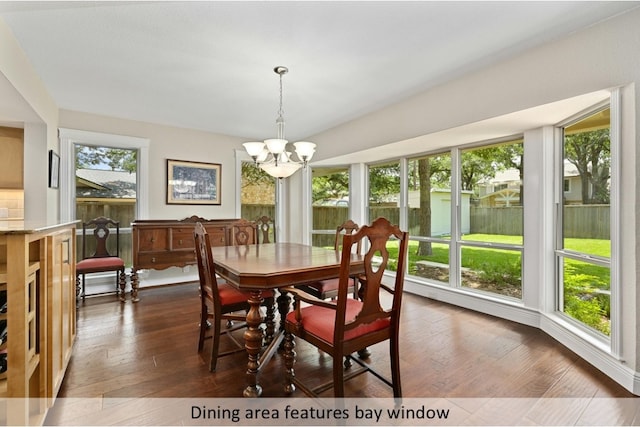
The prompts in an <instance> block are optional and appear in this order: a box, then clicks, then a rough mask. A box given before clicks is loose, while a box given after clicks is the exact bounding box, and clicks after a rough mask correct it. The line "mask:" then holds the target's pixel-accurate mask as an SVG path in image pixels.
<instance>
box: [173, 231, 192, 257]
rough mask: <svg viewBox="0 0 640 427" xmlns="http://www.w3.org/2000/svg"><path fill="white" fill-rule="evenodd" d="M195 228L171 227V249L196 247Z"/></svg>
mask: <svg viewBox="0 0 640 427" xmlns="http://www.w3.org/2000/svg"><path fill="white" fill-rule="evenodd" d="M195 247H196V245H195V240H194V237H193V228H192V229H190V230H189V229H188V228H172V229H171V250H173V251H179V250H182V249H195Z"/></svg>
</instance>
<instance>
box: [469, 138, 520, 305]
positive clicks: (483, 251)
mask: <svg viewBox="0 0 640 427" xmlns="http://www.w3.org/2000/svg"><path fill="white" fill-rule="evenodd" d="M523 156H524V146H523V141H522V139H517V140H513V141H509V142H503V143H499V144H493V145H488V146H483V147H479V148H472V149H468V150H463V151H462V152H461V169H460V193H459V196H460V202H461V212H460V218H461V224H460V232H461V236H460V240H459V242H458V244H459V247H460V276H461V277H460V283H461V286H463V287H466V288H472V289H478V290H482V291H485V292H491V293H494V294H499V295H503V296H507V297H513V298H522V251H521V247H522V244H523V235H522V230H523V208H522V200H523V194H522V188H523V187H522V182H523V171H524V168H523V167H524V162H523ZM465 242H478V243H482V244H485V246H493V245H499V246H500V247H499V248H498V247H496V248H492V247H478V246H475V245H471V244H468V243H467V244H465ZM510 247H513V249H510Z"/></svg>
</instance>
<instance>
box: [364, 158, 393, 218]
mask: <svg viewBox="0 0 640 427" xmlns="http://www.w3.org/2000/svg"><path fill="white" fill-rule="evenodd" d="M399 202H400V163H398V162H394V163H388V164H384V165H375V166H369V222H373V220H375V219H376V218H378V217H385V218H387V219H388V220H389V222H391V223H392V224H399V221H400V209H399V207H398V203H399Z"/></svg>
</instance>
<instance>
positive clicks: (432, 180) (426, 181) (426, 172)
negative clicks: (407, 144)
mask: <svg viewBox="0 0 640 427" xmlns="http://www.w3.org/2000/svg"><path fill="white" fill-rule="evenodd" d="M410 168H413V169H417V170H414V171H411V170H410V171H409V176H411V177H415V174H416V172H417V182H416V179H415V178H413V179H410V183H409V185H410V187H412V188H414V189H415V188H416V187H418V188H419V191H420V216H419V218H418V226H419V228H420V235H421V236H425V237H430V236H431V188H432V187H434V186H436V185H443V184H445V183H446V185H447V186H448V187H450V185H449V180H450V178H451V157H450V156H449V155H441V156H429V157H423V158H420V159H418V162H417V168H416V167H414V166H413V162H411V166H410ZM432 254H433V250H432V247H431V242H420V243H419V244H418V250H417V255H421V256H429V255H432Z"/></svg>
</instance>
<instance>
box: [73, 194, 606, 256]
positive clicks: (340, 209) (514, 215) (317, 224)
mask: <svg viewBox="0 0 640 427" xmlns="http://www.w3.org/2000/svg"><path fill="white" fill-rule="evenodd" d="M522 213H523V211H522V207H519V206H514V207H508V208H507V207H488V208H485V207H471V213H470V215H471V218H470V224H471V233H482V234H505V235H522V230H523V224H522ZM77 214H78V216H77V217H78V218H95V217H98V216H101V215H102V216H108V217H113V218H120V221H121V222H120V225H121V228H124V230H123V231H121V233H120V253H121V256H122V257H123V258H124V259H125V262H126V263H127V265H128V266H130V265H131V263H132V254H131V231H130V226H131V222H132V221H133V220H134V218H135V213H134V206H133V205H125V204H122V205H116V204H111V205H101V204H96V203H91V204H82V205H81V204H78V207H77ZM369 214H370V218H371V219H372V220H373V219H375V218H378V217H381V216H383V217H385V218H388V219H389V221H391V223H393V224H398V223H399V220H400V210H399V209H398V208H397V207H395V206H379V207H378V206H376V207H371V208H370V211H369ZM419 214H420V210H419V209H409V224H418V217H419ZM609 214H610V209H609V205H568V206H565V209H564V216H565V230H564V235H565V237H576V238H586V239H609V238H610V234H609V218H610V217H609ZM81 215H82V216H81ZM263 215H266V216H269V217H271V218H274V217H275V206H273V205H243V206H242V212H241V216H242V218H247V219H252V220H255V219H257V218H259V217H261V216H263ZM347 219H349V209H348V208H347V207H344V206H314V207H313V229H314V230H327V234H314V235H313V236H312V244H313V245H316V246H333V243H334V234H333V231H334V230H335V228H336V227H337V226H338V225H339V224H342V223H343V222H344V221H346V220H347ZM79 228H80V230H79V231H81V226H80V227H79ZM409 234H410V235H414V236H416V235H418V234H419V230H418V227H417V226H415V227H411V229H409ZM77 248H78V253H77V256H78V259H82V254H81V253H80V252H81V250H82V236H81V235H79V236H78V240H77Z"/></svg>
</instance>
